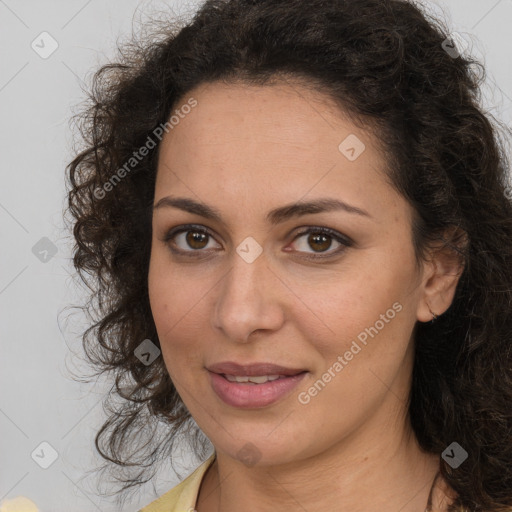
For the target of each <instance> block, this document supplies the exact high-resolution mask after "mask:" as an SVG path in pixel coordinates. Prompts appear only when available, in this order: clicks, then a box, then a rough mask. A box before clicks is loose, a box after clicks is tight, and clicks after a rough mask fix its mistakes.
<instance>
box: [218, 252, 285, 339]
mask: <svg viewBox="0 0 512 512" xmlns="http://www.w3.org/2000/svg"><path fill="white" fill-rule="evenodd" d="M219 287H220V288H219V289H220V291H219V295H218V300H217V302H216V306H215V311H214V315H213V324H214V327H215V329H220V330H221V331H222V332H223V334H224V336H225V337H226V338H229V339H230V340H232V341H235V342H237V343H246V342H248V341H250V339H249V338H250V336H251V334H252V333H254V332H255V331H268V332H271V331H275V330H278V329H279V328H280V327H281V326H282V324H283V322H284V318H285V315H284V311H283V304H282V302H281V299H280V295H279V291H280V290H281V288H282V287H283V286H282V284H281V283H280V281H279V279H278V277H277V276H276V274H275V271H274V270H272V269H271V268H270V267H269V265H268V260H267V259H266V258H265V257H264V253H262V254H261V255H260V256H259V257H258V258H257V259H256V260H255V261H253V262H252V263H248V262H246V261H244V260H243V259H242V258H241V257H239V255H238V254H235V255H234V258H233V265H232V267H231V269H230V270H229V271H228V272H227V274H226V275H225V276H224V278H223V279H222V280H221V282H220V283H219Z"/></svg>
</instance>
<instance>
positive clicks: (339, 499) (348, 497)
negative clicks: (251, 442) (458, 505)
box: [196, 423, 447, 512]
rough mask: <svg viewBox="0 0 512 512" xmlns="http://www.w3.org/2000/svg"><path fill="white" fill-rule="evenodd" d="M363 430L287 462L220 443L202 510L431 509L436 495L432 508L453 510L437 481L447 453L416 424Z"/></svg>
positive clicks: (200, 502)
mask: <svg viewBox="0 0 512 512" xmlns="http://www.w3.org/2000/svg"><path fill="white" fill-rule="evenodd" d="M383 424H385V423H381V425H383ZM361 430H362V429H359V430H358V432H357V433H356V434H354V435H352V436H350V439H345V440H343V442H341V443H339V444H338V445H336V446H331V447H330V449H329V451H328V452H325V453H321V454H317V455H315V456H314V457H308V458H305V459H302V460H297V461H294V462H293V463H289V464H286V465H267V466H264V467H258V466H254V467H251V468H249V467H246V466H244V465H243V464H242V463H241V462H239V461H237V460H234V459H233V458H231V457H229V456H228V455H227V454H225V453H223V452H219V451H217V457H216V460H215V462H214V463H213V464H212V466H210V468H209V470H208V472H207V474H206V475H205V478H204V479H203V484H202V485H201V489H200V492H199V497H198V503H197V505H196V510H197V512H220V511H222V512H234V511H237V512H238V511H239V510H240V504H241V503H243V505H244V506H243V508H244V511H246V512H256V511H257V512H266V511H269V512H270V511H275V510H276V509H277V508H283V509H285V510H324V509H325V510H327V509H331V510H350V511H351V512H363V511H368V510H375V508H376V505H378V510H379V512H396V511H397V510H400V512H425V510H426V508H427V504H428V501H429V495H430V499H431V502H432V510H436V512H437V511H443V510H446V507H447V502H446V496H445V493H444V492H443V491H441V489H442V488H443V485H442V484H443V483H442V479H441V478H440V477H439V478H437V481H436V486H438V487H435V488H434V487H433V483H434V480H435V477H436V475H437V472H438V470H439V457H437V456H435V455H432V454H427V453H425V452H423V451H422V450H421V448H420V446H419V445H418V443H417V441H416V438H415V437H414V435H413V433H412V431H411V429H410V427H407V428H404V429H403V431H402V432H401V433H400V434H399V435H397V436H395V437H394V439H392V440H390V442H383V440H382V439H375V438H373V440H372V442H371V443H370V442H369V439H368V437H367V433H365V432H362V431H361ZM393 430H394V429H391V428H389V427H388V428H382V429H380V432H381V433H383V432H390V431H393ZM395 431H396V430H395ZM373 435H375V432H373ZM370 446H371V447H372V448H371V449H369V448H368V447H370ZM361 454H363V455H361ZM438 484H439V485H438ZM431 491H435V492H432V493H431Z"/></svg>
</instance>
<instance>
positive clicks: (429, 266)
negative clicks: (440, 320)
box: [416, 228, 467, 322]
mask: <svg viewBox="0 0 512 512" xmlns="http://www.w3.org/2000/svg"><path fill="white" fill-rule="evenodd" d="M442 240H443V243H442V245H440V244H437V245H436V246H435V247H431V249H430V250H429V258H428V260H427V261H426V262H425V263H424V266H423V279H422V285H421V286H422V288H423V290H422V296H421V297H420V300H419V302H418V309H417V312H416V316H417V318H418V320H419V321H420V322H430V321H431V320H433V314H435V315H436V316H440V315H442V314H443V313H444V312H445V311H446V310H447V309H448V308H449V307H450V306H451V304H452V301H453V297H454V295H455V290H456V288H457V284H458V282H459V279H460V276H461V275H462V272H463V271H464V261H463V257H462V255H461V253H460V252H458V251H457V250H456V249H455V248H457V249H458V250H459V251H461V250H463V249H464V248H465V247H466V246H467V236H466V234H465V233H464V232H463V231H461V230H460V229H458V228H454V229H451V230H449V231H447V232H445V234H444V236H443V237H442Z"/></svg>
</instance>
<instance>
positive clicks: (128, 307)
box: [67, 0, 512, 512]
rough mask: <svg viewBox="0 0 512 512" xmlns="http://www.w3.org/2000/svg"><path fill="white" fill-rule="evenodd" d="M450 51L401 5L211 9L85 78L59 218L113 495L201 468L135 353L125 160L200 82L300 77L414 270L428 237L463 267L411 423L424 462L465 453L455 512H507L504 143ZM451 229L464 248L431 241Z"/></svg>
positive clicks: (161, 387)
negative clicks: (360, 143) (340, 116)
mask: <svg viewBox="0 0 512 512" xmlns="http://www.w3.org/2000/svg"><path fill="white" fill-rule="evenodd" d="M447 40H449V31H448V29H447V28H446V27H445V26H444V25H443V23H442V22H441V21H439V19H436V18H435V17H432V16H431V15H429V14H428V13H427V11H426V10H425V9H424V8H423V6H422V5H421V4H415V3H413V2H411V1H405V0H283V1H279V2H276V0H259V1H255V0H252V1H251V0H208V1H206V2H205V3H204V4H203V5H202V6H201V8H200V9H199V11H198V12H197V13H196V14H195V16H194V17H193V19H191V20H189V21H188V22H186V23H183V24H181V25H179V26H178V25H171V24H169V22H168V21H167V22H166V26H165V27H164V28H162V29H161V30H158V31H155V32H154V33H153V34H151V35H149V36H148V35H145V36H144V37H143V38H142V40H141V41H139V42H133V44H131V43H127V44H125V45H124V47H123V48H122V51H120V54H119V58H118V61H117V62H115V63H110V64H107V65H104V66H102V67H101V68H100V69H99V70H98V71H97V72H96V73H95V75H94V80H93V86H92V88H91V89H92V92H91V93H90V95H89V102H88V103H87V107H86V108H84V110H83V112H81V114H80V115H79V116H78V118H77V119H78V126H79V130H80V133H81V136H82V138H83V140H84V148H83V150H81V152H80V153H79V154H77V156H76V157H75V158H74V159H73V160H72V162H71V163H70V164H69V165H68V167H67V172H69V196H68V205H69V212H70V213H71V215H72V217H73V222H74V225H73V235H74V238H75V240H76V245H75V248H74V265H75V268H76V270H77V272H78V273H79V275H80V276H81V278H82V280H83V281H84V282H85V283H86V284H87V286H88V287H89V289H90V292H91V295H90V301H89V303H88V305H87V307H90V308H92V307H94V308H95V315H96V316H95V317H94V320H93V321H94V324H93V325H91V326H90V327H89V328H88V329H87V330H86V331H85V332H84V333H83V344H84V348H85V353H86V354H87V356H88V358H89V359H90V361H92V363H93V364H94V365H95V368H98V369H99V372H112V373H113V375H114V377H115V386H114V387H115V392H114V393H111V395H110V396H109V398H108V400H107V402H106V403H107V404H110V417H109V418H108V420H107V421H106V422H105V424H104V425H103V427H102V428H101V430H100V431H99V432H98V434H97V437H96V446H97V449H98V450H99V452H100V453H101V455H102V456H103V457H104V458H105V459H106V460H107V461H110V462H112V463H114V464H113V465H112V466H113V468H114V469H115V468H116V467H117V468H119V469H120V470H123V469H125V468H128V467H132V468H135V471H136V472H135V474H131V476H129V477H127V476H126V474H123V476H118V478H119V481H122V483H123V489H128V488H131V487H134V486H137V485H138V484H140V483H143V482H146V481H148V479H149V478H151V476H153V475H154V471H155V467H156V462H157V461H159V460H162V458H163V457H168V456H169V455H170V453H171V448H172V446H173V443H175V441H176V439H177V438H178V434H180V433H183V434H186V436H185V437H187V438H190V439H195V440H199V441H201V442H198V443H196V444H195V445H194V446H195V448H194V449H195V450H196V454H197V455H198V456H200V457H202V456H203V455H204V450H205V444H204V438H201V433H200V432H199V429H198V428H197V426H196V425H195V423H194V422H193V420H192V418H191V417H190V414H189V412H188V410H187V409H186V407H185V406H184V404H183V402H182V400H181V398H180V396H179V395H178V393H177V392H176V389H175V387H174V386H173V383H172V381H171V379H170V377H169V375H168V372H167V370H166V368H165V365H164V362H163V358H161V357H160V358H158V359H156V360H155V362H154V363H153V364H151V365H148V366H146V365H144V364H141V361H140V360H139V359H138V358H137V357H136V356H135V355H134V350H135V349H136V348H137V347H138V346H139V345H140V343H141V342H142V340H145V339H150V340H152V342H153V343H154V344H155V345H157V346H159V340H158V336H157V332H156V328H155V323H154V321H153V317H152V313H151V308H150V303H149V299H148V286H147V275H148V267H149V260H150V247H151V235H152V232H151V229H152V227H151V220H152V206H153V198H154V186H155V176H156V169H157V162H158V149H159V144H158V143H156V147H155V148H153V149H151V150H149V152H148V154H147V156H145V157H144V158H140V159H139V158H137V159H136V160H134V154H135V152H137V151H138V150H139V149H140V148H141V147H143V146H144V145H145V144H147V141H148V140H149V139H148V137H153V138H154V134H155V133H158V127H162V126H168V125H166V124H165V123H168V121H169V118H170V116H171V115H172V114H173V109H176V108H178V107H179V106H180V104H181V103H180V102H182V101H183V98H186V95H187V94H188V93H190V91H192V90H193V89H194V88H195V87H196V86H198V85H200V84H202V83H208V82H214V81H224V82H226V83H229V82H233V81H241V82H242V83H247V84H251V85H254V84H260V85H263V84H265V83H268V82H269V81H271V80H273V79H275V78H276V77H295V78H297V79H300V80H303V81H304V82H305V83H306V84H309V85H310V86H311V87H313V88H315V89H316V90H318V91H320V92H321V93H322V94H325V95H328V96H329V97H331V98H332V99H334V100H335V101H336V102H337V104H339V106H340V108H342V109H343V110H344V111H346V112H348V113H350V114H351V116H352V117H353V119H357V120H359V121H360V122H361V123H363V124H365V125H367V126H372V127H373V128H374V129H375V132H376V133H377V134H378V137H379V139H380V141H381V142H382V144H383V145H384V146H385V150H386V155H387V156H388V158H389V178H390V180H391V182H392V184H393V185H394V186H395V187H396V189H397V190H398V191H399V192H400V193H401V194H402V195H403V196H404V197H405V198H406V199H407V200H408V201H409V202H410V204H411V205H412V206H413V208H414V210H415V213H416V219H415V222H414V225H413V241H414V246H415V250H416V256H417V258H418V260H421V259H422V258H423V257H424V256H425V254H426V252H425V251H426V249H427V248H428V247H429V246H430V245H431V244H432V243H433V242H436V241H439V240H440V239H441V240H442V241H443V242H444V243H445V244H447V245H448V246H449V247H451V248H453V250H455V251H457V252H458V253H459V255H460V257H461V258H462V259H463V261H464V271H463V273H462V275H461V278H460V281H459V284H458V286H457V290H456V294H455V297H454V300H453V303H452V305H451V307H450V308H449V309H448V310H447V311H446V312H445V314H443V315H442V316H441V317H440V318H439V319H438V320H437V321H436V322H433V323H418V324H417V325H416V328H415V362H414V370H413V382H412V389H411V392H410V401H409V412H410V420H411V423H412V426H413V429H414V432H415V434H416V436H417V439H418V441H419V443H420V445H421V446H422V448H423V449H424V450H426V451H428V452H431V453H435V454H441V453H442V452H443V450H445V448H446V447H447V446H448V445H450V444H451V443H452V442H453V441H457V442H458V443H459V444H460V445H462V446H463V447H466V449H467V451H468V454H469V457H468V459H467V461H466V462H465V463H464V464H462V465H461V466H460V467H459V468H458V469H456V470H453V469H452V468H451V467H450V466H448V465H447V464H446V463H445V462H444V461H443V460H442V458H440V471H441V474H442V476H443V477H444V479H445V480H446V482H447V483H448V484H449V485H450V486H451V488H452V489H454V490H455V491H456V493H457V495H458V496H457V498H456V500H455V502H454V503H453V504H452V505H451V506H450V508H449V510H450V511H451V512H453V511H466V512H467V511H475V510H485V511H488V512H503V511H505V510H510V507H512V492H511V489H512V343H511V339H512V203H511V200H510V193H509V191H510V188H509V187H510V185H509V182H508V180H509V178H508V173H507V169H508V160H507V156H506V150H505V145H506V142H505V137H503V135H502V133H501V132H500V130H499V128H500V127H501V128H503V126H501V124H500V123H499V122H498V121H496V120H495V119H494V118H493V117H492V116H491V115H490V114H487V113H486V112H484V109H483V107H482V106H481V91H480V86H481V84H482V83H483V81H484V79H485V70H484V68H483V66H482V65H481V64H480V63H479V62H478V61H476V60H475V59H473V58H471V57H470V56H468V55H466V54H461V55H453V53H452V54H450V52H447V51H446V41H447ZM155 130H157V132H155ZM160 133H161V129H160ZM503 133H504V130H503ZM508 134H509V132H507V135H508ZM130 159H131V160H130ZM129 161H130V162H131V163H130V167H131V168H130V169H129V172H128V170H127V169H126V163H127V162H129ZM123 166H125V167H124V168H125V170H126V171H127V172H124V173H122V176H121V179H119V176H120V173H119V170H120V169H121V168H123ZM116 173H117V179H116V180H115V182H114V179H113V177H114V175H116ZM108 183H110V186H109V185H108ZM114 186H115V190H113V189H114ZM454 227H455V228H457V231H458V232H459V233H463V238H464V240H465V241H466V243H465V244H462V245H461V244H460V243H459V242H460V240H456V239H452V240H448V239H443V238H442V237H441V235H440V234H441V233H444V232H447V230H449V228H454ZM93 305H94V306H93ZM114 402H115V405H114ZM162 425H163V426H164V429H163V430H162V429H161V427H162ZM202 450H203V451H202ZM106 464H107V465H111V464H109V463H108V462H107V463H106Z"/></svg>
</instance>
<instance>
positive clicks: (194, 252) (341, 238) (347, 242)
mask: <svg viewBox="0 0 512 512" xmlns="http://www.w3.org/2000/svg"><path fill="white" fill-rule="evenodd" d="M187 232H196V233H202V234H205V235H207V236H209V237H211V238H213V239H214V240H215V237H214V236H213V235H212V234H211V233H210V232H209V230H208V229H205V228H204V227H202V226H198V225H193V224H188V225H185V226H178V227H176V228H172V229H170V230H169V231H168V232H167V233H166V234H165V236H164V239H163V241H164V242H165V243H166V244H167V245H168V246H169V249H170V250H171V252H173V253H174V254H179V255H183V256H185V257H190V258H201V257H203V256H202V255H201V254H200V253H201V252H205V251H204V250H203V249H191V250H189V251H187V250H183V249H176V248H173V247H171V244H170V243H169V242H171V241H172V240H173V239H174V238H175V237H176V236H177V235H179V234H181V233H187ZM310 233H314V234H322V235H327V236H329V237H331V238H333V239H334V240H336V241H337V242H338V243H340V244H341V247H338V249H336V250H335V251H333V252H329V253H328V254H327V255H325V253H316V254H315V253H313V254H311V253H309V255H308V256H305V258H306V259H311V260H319V259H326V258H332V257H334V256H337V255H339V254H340V253H342V252H343V251H345V250H346V249H347V248H348V247H352V245H353V244H354V242H353V240H351V239H350V238H349V237H347V236H345V235H342V234H341V233H338V232H337V231H334V230H332V229H329V228H325V227H320V226H308V227H307V229H305V230H303V231H301V232H300V233H297V235H296V236H295V238H294V239H293V241H295V240H296V239H297V238H300V237H301V236H303V235H308V234H310ZM328 250H329V249H328ZM298 252H300V251H298Z"/></svg>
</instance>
